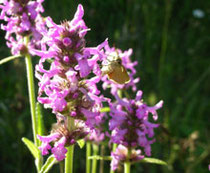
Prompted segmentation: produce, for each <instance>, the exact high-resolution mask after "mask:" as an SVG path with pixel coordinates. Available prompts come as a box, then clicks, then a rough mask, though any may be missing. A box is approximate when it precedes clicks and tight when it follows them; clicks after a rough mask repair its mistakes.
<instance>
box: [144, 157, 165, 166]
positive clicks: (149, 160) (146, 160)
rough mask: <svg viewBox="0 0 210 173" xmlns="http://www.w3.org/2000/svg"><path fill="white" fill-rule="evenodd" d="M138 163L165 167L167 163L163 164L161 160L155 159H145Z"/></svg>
mask: <svg viewBox="0 0 210 173" xmlns="http://www.w3.org/2000/svg"><path fill="white" fill-rule="evenodd" d="M140 162H144V163H153V164H158V165H167V163H166V162H164V161H163V160H160V159H156V158H147V157H146V158H144V159H142V160H140Z"/></svg>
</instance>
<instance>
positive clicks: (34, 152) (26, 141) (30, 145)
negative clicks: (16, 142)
mask: <svg viewBox="0 0 210 173" xmlns="http://www.w3.org/2000/svg"><path fill="white" fill-rule="evenodd" d="M22 141H23V143H24V144H25V145H26V146H27V148H28V149H29V151H30V152H31V154H32V155H33V156H34V158H35V159H37V158H38V157H39V153H40V151H39V149H38V148H37V147H36V146H35V144H34V143H33V142H32V141H30V140H29V139H27V138H24V137H23V138H22Z"/></svg>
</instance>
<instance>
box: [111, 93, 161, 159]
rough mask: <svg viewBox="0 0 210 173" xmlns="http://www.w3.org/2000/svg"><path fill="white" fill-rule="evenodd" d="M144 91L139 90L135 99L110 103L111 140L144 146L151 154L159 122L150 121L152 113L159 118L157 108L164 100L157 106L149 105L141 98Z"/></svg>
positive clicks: (131, 145) (134, 145)
mask: <svg viewBox="0 0 210 173" xmlns="http://www.w3.org/2000/svg"><path fill="white" fill-rule="evenodd" d="M141 96H142V91H138V92H137V95H136V99H135V100H128V99H120V98H119V97H117V96H116V99H117V102H116V103H111V104H110V110H111V112H110V115H111V117H112V118H111V120H110V122H109V129H110V130H111V131H112V134H111V142H113V143H117V144H122V145H124V146H127V147H138V146H140V147H143V148H144V152H145V154H146V155H148V156H150V155H151V147H150V145H151V144H152V143H153V142H154V139H152V138H153V137H154V128H157V127H158V124H155V123H151V122H149V116H150V114H152V115H153V119H154V120H157V118H158V117H157V112H156V110H157V109H160V108H161V107H162V104H163V101H160V102H159V103H157V104H156V105H155V106H153V107H150V106H147V105H146V103H144V102H143V101H142V100H141Z"/></svg>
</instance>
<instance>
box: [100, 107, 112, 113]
mask: <svg viewBox="0 0 210 173" xmlns="http://www.w3.org/2000/svg"><path fill="white" fill-rule="evenodd" d="M100 112H110V107H103V108H101V109H100Z"/></svg>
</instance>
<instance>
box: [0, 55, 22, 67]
mask: <svg viewBox="0 0 210 173" xmlns="http://www.w3.org/2000/svg"><path fill="white" fill-rule="evenodd" d="M20 57H22V55H14V56H9V57H7V58H4V59H2V60H1V61H0V65H2V64H4V63H6V62H8V61H11V60H13V59H16V58H20Z"/></svg>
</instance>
